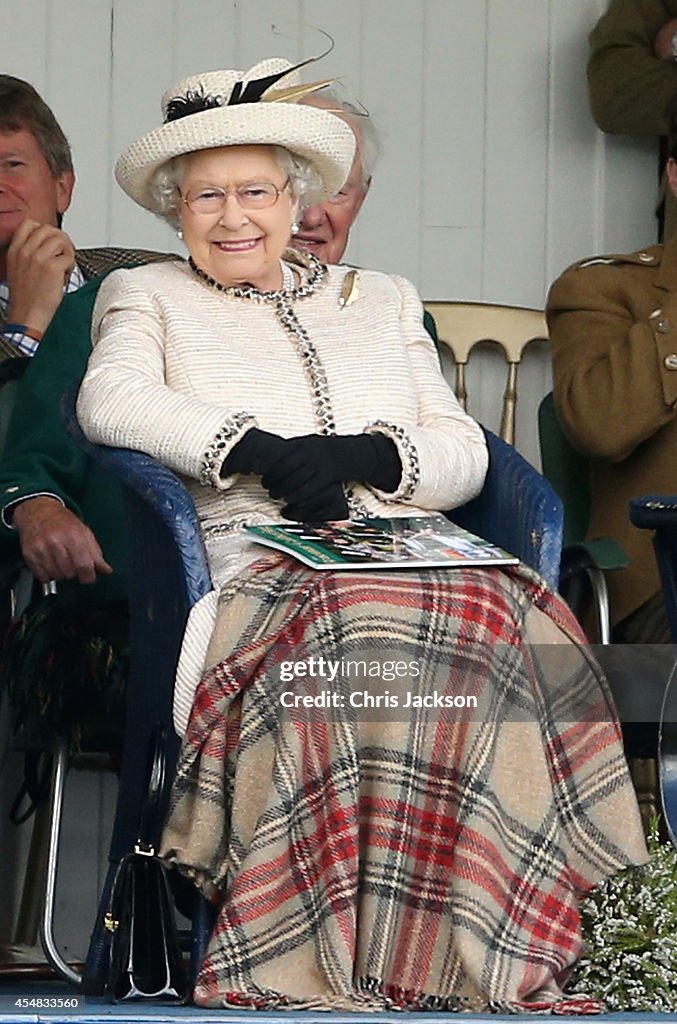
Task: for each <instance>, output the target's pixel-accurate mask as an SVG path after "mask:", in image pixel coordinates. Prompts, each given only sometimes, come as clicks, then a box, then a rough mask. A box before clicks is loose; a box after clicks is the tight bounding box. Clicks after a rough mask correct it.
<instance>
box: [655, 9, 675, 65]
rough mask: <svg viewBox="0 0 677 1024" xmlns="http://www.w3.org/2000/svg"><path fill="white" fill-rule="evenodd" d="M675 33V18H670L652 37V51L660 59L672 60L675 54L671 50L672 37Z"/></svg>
mask: <svg viewBox="0 0 677 1024" xmlns="http://www.w3.org/2000/svg"><path fill="white" fill-rule="evenodd" d="M675 33H677V18H671V19H670V21H666V22H665V24H664V25H663V26H662V28H660V29H659V30H658V32H657V33H656V38H655V39H654V44H653V48H654V53H655V54H656V56H657V57H658V58H659V59H660V60H674V59H675V54H674V53H673V50H672V37H673V36H674V35H675Z"/></svg>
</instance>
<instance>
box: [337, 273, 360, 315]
mask: <svg viewBox="0 0 677 1024" xmlns="http://www.w3.org/2000/svg"><path fill="white" fill-rule="evenodd" d="M359 297H360V275H359V274H358V272H357V271H356V270H349V271H348V273H347V274H346V276H345V277H344V279H343V287H342V288H341V294H340V295H339V300H338V304H339V306H340V307H341V309H345V307H346V306H349V305H350V303H351V302H356V301H357V299H359Z"/></svg>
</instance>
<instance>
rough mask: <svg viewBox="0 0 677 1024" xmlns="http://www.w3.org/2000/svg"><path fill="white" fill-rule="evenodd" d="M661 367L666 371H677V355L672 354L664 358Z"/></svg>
mask: <svg viewBox="0 0 677 1024" xmlns="http://www.w3.org/2000/svg"><path fill="white" fill-rule="evenodd" d="M663 365H664V366H665V369H666V370H677V355H675V353H674V352H673V353H672V355H670V356H666V357H665V359H664V360H663Z"/></svg>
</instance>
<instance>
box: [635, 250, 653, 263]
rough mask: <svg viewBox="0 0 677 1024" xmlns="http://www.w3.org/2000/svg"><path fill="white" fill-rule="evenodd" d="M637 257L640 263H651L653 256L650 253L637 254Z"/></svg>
mask: <svg viewBox="0 0 677 1024" xmlns="http://www.w3.org/2000/svg"><path fill="white" fill-rule="evenodd" d="M637 257H638V259H640V260H641V261H642V263H653V256H652V255H651V253H650V252H638V253H637Z"/></svg>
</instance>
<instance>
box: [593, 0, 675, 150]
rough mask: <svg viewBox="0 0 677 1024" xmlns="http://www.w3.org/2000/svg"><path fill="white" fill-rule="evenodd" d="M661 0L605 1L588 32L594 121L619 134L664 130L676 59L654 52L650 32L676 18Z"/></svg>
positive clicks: (663, 132) (653, 33)
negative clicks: (601, 13)
mask: <svg viewBox="0 0 677 1024" xmlns="http://www.w3.org/2000/svg"><path fill="white" fill-rule="evenodd" d="M672 7H674V10H671V5H670V4H666V3H664V2H663V0H611V3H610V4H609V6H608V9H607V11H606V13H605V14H604V15H602V17H601V18H600V20H599V21H598V22H597V25H596V26H595V28H594V29H593V31H592V32H591V34H590V51H591V52H590V59H589V62H588V90H589V96H590V109H591V111H592V116H593V117H594V119H595V123H596V124H597V125H598V127H600V128H601V129H602V131H605V132H611V133H613V134H616V135H618V134H620V135H665V134H666V132H667V123H666V118H665V110H666V107H667V104H668V101H669V100H670V99H671V98H672V97H673V96H674V95H675V93H677V64H676V63H671V62H670V61H664V60H660V59H659V58H658V57H656V56H655V55H654V50H653V46H654V39H655V38H656V33H657V32H658V30H659V29H660V28H661V27H662V26H663V25H664V24H665V22H667V21H670V20H671V19H672V18H674V17H677V5H674V4H673V5H672Z"/></svg>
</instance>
